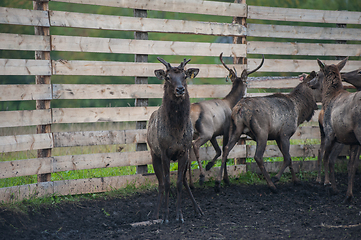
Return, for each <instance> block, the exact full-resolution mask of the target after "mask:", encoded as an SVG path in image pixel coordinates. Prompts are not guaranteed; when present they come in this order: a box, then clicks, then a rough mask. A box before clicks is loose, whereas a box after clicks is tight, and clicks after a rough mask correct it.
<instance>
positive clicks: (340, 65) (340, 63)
mask: <svg viewBox="0 0 361 240" xmlns="http://www.w3.org/2000/svg"><path fill="white" fill-rule="evenodd" d="M347 60H348V57H347V58H345V59H344V60H342V61H341V62H339V63H338V64H337V68H338V70H339V71H340V72H341V69H342V68H343V67H344V66H345V65H346V62H347Z"/></svg>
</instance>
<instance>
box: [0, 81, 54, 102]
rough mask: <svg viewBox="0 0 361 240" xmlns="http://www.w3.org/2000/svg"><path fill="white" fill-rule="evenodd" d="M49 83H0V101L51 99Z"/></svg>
mask: <svg viewBox="0 0 361 240" xmlns="http://www.w3.org/2000/svg"><path fill="white" fill-rule="evenodd" d="M51 99H52V96H51V85H50V84H19V85H5V84H4V85H1V87H0V101H18V100H23V101H24V100H51Z"/></svg>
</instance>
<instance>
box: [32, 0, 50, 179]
mask: <svg viewBox="0 0 361 240" xmlns="http://www.w3.org/2000/svg"><path fill="white" fill-rule="evenodd" d="M33 9H34V10H42V11H48V10H49V4H48V2H40V1H33ZM34 31H35V35H43V36H49V35H50V34H49V32H50V31H49V27H34ZM50 49H51V48H50ZM35 59H36V60H49V61H50V52H48V51H35ZM50 78H51V77H50V76H41V75H36V76H35V83H36V84H50V83H51V81H50ZM50 102H51V101H50V100H36V109H50ZM50 132H51V124H47V125H38V126H37V127H36V133H50ZM45 157H51V148H48V149H39V150H38V158H45ZM49 181H51V173H45V174H39V175H38V182H49Z"/></svg>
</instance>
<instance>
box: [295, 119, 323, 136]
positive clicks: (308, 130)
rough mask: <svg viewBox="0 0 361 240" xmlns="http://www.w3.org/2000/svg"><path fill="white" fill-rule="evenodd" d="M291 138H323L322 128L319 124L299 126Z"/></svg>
mask: <svg viewBox="0 0 361 240" xmlns="http://www.w3.org/2000/svg"><path fill="white" fill-rule="evenodd" d="M317 116H318V115H317ZM291 139H303V140H306V139H321V134H320V128H319V127H318V126H303V127H298V128H297V130H296V132H295V133H294V134H293V136H292V138H291Z"/></svg>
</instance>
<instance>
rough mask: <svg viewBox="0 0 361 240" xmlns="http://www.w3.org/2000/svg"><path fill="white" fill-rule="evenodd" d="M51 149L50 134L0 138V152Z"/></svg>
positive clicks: (51, 138)
mask: <svg viewBox="0 0 361 240" xmlns="http://www.w3.org/2000/svg"><path fill="white" fill-rule="evenodd" d="M45 148H53V137H52V133H41V134H29V135H14V136H0V152H1V153H4V152H17V151H27V150H36V149H45Z"/></svg>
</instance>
